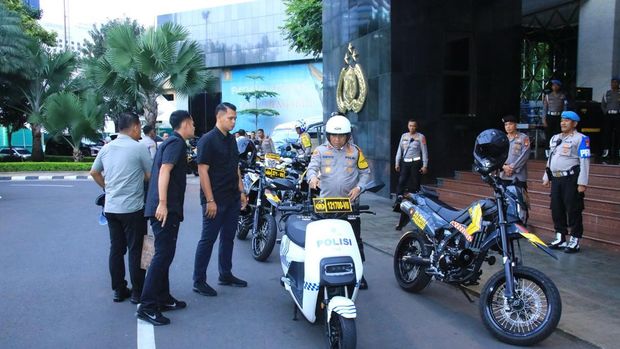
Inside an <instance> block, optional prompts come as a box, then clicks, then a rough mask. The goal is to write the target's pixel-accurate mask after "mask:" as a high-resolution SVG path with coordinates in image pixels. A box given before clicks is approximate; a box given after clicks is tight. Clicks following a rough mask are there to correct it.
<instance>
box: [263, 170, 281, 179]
mask: <svg viewBox="0 0 620 349" xmlns="http://www.w3.org/2000/svg"><path fill="white" fill-rule="evenodd" d="M265 176H267V177H269V178H286V171H285V170H279V169H277V168H266V169H265Z"/></svg>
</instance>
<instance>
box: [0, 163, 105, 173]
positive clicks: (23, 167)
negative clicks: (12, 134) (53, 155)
mask: <svg viewBox="0 0 620 349" xmlns="http://www.w3.org/2000/svg"><path fill="white" fill-rule="evenodd" d="M92 165H93V163H92V162H3V163H0V172H39V171H41V172H46V171H59V172H60V171H90V168H91V167H92Z"/></svg>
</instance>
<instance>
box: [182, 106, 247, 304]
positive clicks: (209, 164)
mask: <svg viewBox="0 0 620 349" xmlns="http://www.w3.org/2000/svg"><path fill="white" fill-rule="evenodd" d="M236 110H237V108H236V107H235V106H234V105H233V104H230V103H221V104H219V105H218V106H217V107H216V108H215V114H216V118H217V120H216V123H215V127H214V128H213V129H212V130H211V131H209V132H208V133H207V134H205V135H203V136H202V137H201V138H200V140H199V141H198V173H199V175H200V188H201V191H200V203H201V204H202V212H203V217H202V235H201V237H200V241H199V242H198V246H197V247H196V259H195V262H194V288H193V289H194V291H195V292H197V293H199V294H201V295H203V296H216V295H217V292H216V291H215V290H214V289H213V288H212V287H211V286H209V285H208V284H207V267H208V265H209V260H210V259H211V252H212V251H213V244H214V243H215V240H217V236H218V235H219V236H220V246H219V272H220V277H219V284H220V285H228V286H236V287H246V286H247V282H245V281H243V280H241V279H238V278H236V277H235V276H234V275H233V274H232V251H233V241H234V237H235V229H236V227H237V221H238V219H239V209H240V208H245V205H246V204H247V199H246V197H245V194H244V192H243V184H242V182H241V174H240V172H239V151H238V149H237V143H236V141H235V137H234V136H233V135H231V134H230V131H231V130H232V129H233V128H235V122H236V121H237V111H236Z"/></svg>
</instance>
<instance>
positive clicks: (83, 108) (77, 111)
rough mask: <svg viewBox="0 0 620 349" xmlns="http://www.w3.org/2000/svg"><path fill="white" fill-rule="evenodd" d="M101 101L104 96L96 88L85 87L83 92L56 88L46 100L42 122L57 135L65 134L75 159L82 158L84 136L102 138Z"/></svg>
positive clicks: (102, 112) (102, 110)
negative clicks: (63, 90) (81, 150)
mask: <svg viewBox="0 0 620 349" xmlns="http://www.w3.org/2000/svg"><path fill="white" fill-rule="evenodd" d="M101 102H102V101H101V96H100V95H99V94H98V93H97V92H96V91H94V90H86V91H83V92H82V93H81V94H77V93H73V92H57V93H54V94H52V95H50V96H49V97H48V98H47V99H46V100H45V103H44V104H43V112H42V114H43V115H44V118H43V120H44V122H43V126H44V127H45V129H46V130H47V131H48V132H50V133H51V134H54V135H55V136H56V137H62V138H63V139H64V140H65V141H66V142H67V143H68V144H69V145H70V146H71V148H73V159H74V161H76V162H78V161H80V160H81V159H82V153H81V152H80V142H81V141H82V138H88V139H91V140H97V139H98V138H99V135H98V131H99V130H100V129H101V128H102V127H103V122H104V117H105V115H104V108H103V106H102V103H101ZM67 136H71V137H67Z"/></svg>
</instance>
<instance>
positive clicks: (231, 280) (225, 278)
mask: <svg viewBox="0 0 620 349" xmlns="http://www.w3.org/2000/svg"><path fill="white" fill-rule="evenodd" d="M219 280H220V282H219V284H220V285H224V286H234V287H247V286H248V283H247V282H245V281H243V280H241V279H239V278H237V277H235V276H234V275H233V274H230V275H220V279H219Z"/></svg>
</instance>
